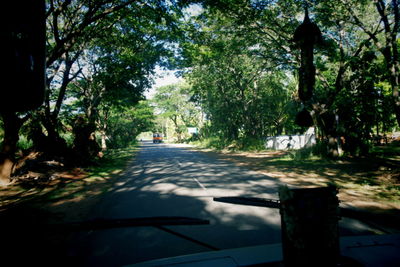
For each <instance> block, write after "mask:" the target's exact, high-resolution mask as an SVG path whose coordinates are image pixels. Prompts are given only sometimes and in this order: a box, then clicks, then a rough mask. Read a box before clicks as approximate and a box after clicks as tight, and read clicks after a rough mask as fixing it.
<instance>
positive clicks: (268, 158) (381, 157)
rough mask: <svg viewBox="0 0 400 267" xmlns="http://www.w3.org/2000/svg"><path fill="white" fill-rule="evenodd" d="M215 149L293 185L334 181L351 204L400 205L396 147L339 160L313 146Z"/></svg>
mask: <svg viewBox="0 0 400 267" xmlns="http://www.w3.org/2000/svg"><path fill="white" fill-rule="evenodd" d="M203 151H204V150H203ZM215 152H218V154H219V156H220V157H222V158H224V159H227V160H229V161H233V162H235V163H236V164H237V165H241V166H245V167H247V168H250V169H252V170H255V171H258V172H261V173H263V174H265V175H266V176H268V177H270V178H273V179H276V180H277V181H279V182H280V183H283V184H288V185H289V186H295V187H316V186H326V185H327V184H334V185H336V186H337V187H338V188H339V192H340V194H339V198H340V199H341V201H342V202H344V203H348V204H350V205H354V206H358V207H362V206H365V207H366V206H381V207H382V206H385V207H387V208H400V158H399V154H400V153H399V150H398V148H396V147H388V148H384V147H379V148H377V149H376V150H375V152H374V153H373V154H371V155H370V156H368V157H364V158H349V157H348V158H345V157H343V158H341V159H339V160H330V159H325V158H321V157H319V156H316V155H315V154H314V153H313V151H311V150H310V149H306V150H298V151H294V150H292V151H266V150H264V151H257V152H254V151H253V152H251V151H236V152H233V151H228V150H225V151H220V150H213V151H212V152H210V153H215Z"/></svg>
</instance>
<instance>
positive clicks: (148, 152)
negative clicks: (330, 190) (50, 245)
mask: <svg viewBox="0 0 400 267" xmlns="http://www.w3.org/2000/svg"><path fill="white" fill-rule="evenodd" d="M278 186H279V185H278V184H277V181H276V180H274V179H272V178H270V177H268V176H265V175H261V174H259V173H256V172H253V171H250V170H248V169H246V168H243V167H237V166H234V165H233V164H232V163H230V162H227V161H222V160H220V159H218V158H214V157H211V156H210V155H208V154H205V153H201V152H194V151H190V150H188V149H185V148H184V147H182V146H178V145H170V144H152V143H149V142H143V143H142V146H141V150H140V152H139V153H138V155H137V158H136V159H135V161H134V163H133V165H131V166H130V167H129V168H128V169H127V171H126V173H125V175H123V176H122V177H121V178H120V181H119V182H118V183H117V185H116V187H115V188H114V189H113V190H112V191H111V192H109V193H108V194H106V195H105V197H104V199H103V200H102V201H101V202H100V204H99V205H97V206H96V208H95V210H94V211H93V214H92V218H107V219H117V218H135V217H149V216H188V217H194V218H201V219H206V220H209V221H210V225H200V226H169V227H165V228H166V229H159V228H155V227H134V228H117V229H109V230H101V231H93V232H81V233H78V234H77V235H76V236H75V237H74V239H73V240H74V241H73V244H74V245H73V248H72V249H71V251H70V252H69V254H70V257H71V258H74V259H76V260H78V261H79V262H80V264H81V265H83V266H122V265H125V264H131V263H136V262H140V261H145V260H150V259H156V258H162V257H171V256H177V255H184V254H189V253H196V252H203V251H210V250H211V249H212V248H217V249H224V248H235V247H241V246H252V245H260V244H266V243H277V242H280V216H279V211H278V210H276V209H269V208H259V207H250V206H240V205H232V204H225V203H219V202H214V201H213V200H212V198H213V197H218V196H257V197H265V198H272V199H277V198H278V195H277V188H278ZM168 231H173V232H174V233H175V234H174V233H171V232H168ZM341 232H342V234H343V233H344V234H365V233H367V232H368V229H367V228H366V226H365V225H362V224H361V223H359V222H357V221H352V220H346V221H345V222H344V223H342V226H341ZM179 235H183V236H186V237H190V238H191V239H194V240H196V241H198V242H193V241H188V240H187V239H184V238H182V237H179Z"/></svg>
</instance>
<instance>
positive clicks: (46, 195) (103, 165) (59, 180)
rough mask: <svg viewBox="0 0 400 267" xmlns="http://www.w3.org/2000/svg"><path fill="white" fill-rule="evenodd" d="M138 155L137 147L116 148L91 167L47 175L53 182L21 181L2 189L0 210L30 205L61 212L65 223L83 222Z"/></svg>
mask: <svg viewBox="0 0 400 267" xmlns="http://www.w3.org/2000/svg"><path fill="white" fill-rule="evenodd" d="M136 152H137V147H136V146H131V147H127V148H124V149H114V150H110V151H107V152H106V153H105V155H104V157H103V158H101V159H99V160H98V161H97V162H96V163H95V164H94V165H92V166H90V167H88V168H74V169H61V170H60V169H57V170H56V171H54V172H53V171H51V173H47V174H46V175H45V176H46V177H50V179H46V180H42V179H40V178H38V179H31V180H23V179H20V180H19V181H18V182H17V183H15V184H14V185H12V186H9V187H5V188H0V210H3V211H4V210H7V209H9V208H13V207H15V206H25V205H28V206H30V207H33V208H39V209H41V210H48V211H49V212H50V213H57V214H59V215H60V216H59V219H61V220H64V219H66V220H79V219H81V218H83V217H84V216H85V213H86V212H87V211H88V209H90V207H91V206H92V205H94V204H95V203H96V201H97V200H98V199H99V196H100V195H101V194H102V193H104V192H107V191H108V190H109V189H111V188H112V187H113V185H114V183H115V181H116V180H117V178H118V177H119V175H121V174H122V173H123V171H124V170H125V168H126V166H127V164H128V163H129V162H130V161H132V160H133V159H134V156H135V154H136ZM41 175H42V174H41ZM39 177H40V176H39ZM71 210H73V211H74V212H73V213H72V212H70V211H71Z"/></svg>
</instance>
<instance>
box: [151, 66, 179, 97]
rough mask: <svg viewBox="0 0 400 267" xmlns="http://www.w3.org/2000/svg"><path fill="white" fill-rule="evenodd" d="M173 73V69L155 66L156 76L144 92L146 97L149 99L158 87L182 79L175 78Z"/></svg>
mask: <svg viewBox="0 0 400 267" xmlns="http://www.w3.org/2000/svg"><path fill="white" fill-rule="evenodd" d="M174 73H175V71H172V70H162V69H161V68H159V67H156V75H155V76H156V78H155V79H154V84H153V86H152V87H151V88H150V89H149V90H148V91H146V92H145V93H144V95H145V96H146V99H151V98H152V97H153V95H154V94H155V91H156V89H157V88H158V87H161V86H165V85H169V84H175V83H178V82H180V81H182V78H181V77H179V78H177V77H176V76H175V74H174Z"/></svg>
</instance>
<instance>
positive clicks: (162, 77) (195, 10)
mask: <svg viewBox="0 0 400 267" xmlns="http://www.w3.org/2000/svg"><path fill="white" fill-rule="evenodd" d="M184 12H185V13H186V14H187V15H186V19H189V18H190V17H191V16H197V15H199V14H200V13H201V12H203V8H202V7H201V5H198V4H193V5H190V6H189V7H188V8H187V9H186V10H185V11H184ZM174 72H175V71H171V70H163V69H161V68H160V67H156V75H155V76H156V78H155V79H154V84H153V86H152V87H151V88H150V89H149V90H148V91H146V92H145V94H144V95H145V96H146V99H151V98H152V97H153V95H154V93H155V91H156V88H158V87H161V86H165V85H170V84H175V83H178V82H180V81H182V78H181V77H180V78H177V77H176V76H175V75H174Z"/></svg>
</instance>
